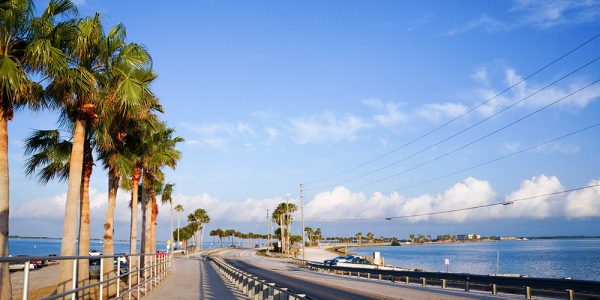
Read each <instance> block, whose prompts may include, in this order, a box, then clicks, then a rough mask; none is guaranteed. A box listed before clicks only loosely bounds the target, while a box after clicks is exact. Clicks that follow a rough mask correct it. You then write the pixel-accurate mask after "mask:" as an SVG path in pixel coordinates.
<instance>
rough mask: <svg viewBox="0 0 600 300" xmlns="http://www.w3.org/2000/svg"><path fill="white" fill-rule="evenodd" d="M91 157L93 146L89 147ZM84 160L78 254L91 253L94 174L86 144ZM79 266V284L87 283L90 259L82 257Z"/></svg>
mask: <svg viewBox="0 0 600 300" xmlns="http://www.w3.org/2000/svg"><path fill="white" fill-rule="evenodd" d="M86 144H87V143H86ZM89 150H90V151H89V152H90V153H89V155H90V157H91V148H90V149H89ZM85 152H86V153H85V156H84V162H83V165H84V166H83V176H82V179H81V200H80V203H79V204H80V206H81V208H80V210H79V239H78V242H77V246H78V255H83V256H86V255H89V252H90V177H91V176H92V166H93V164H94V162H93V160H92V158H89V159H88V149H87V145H86V149H85ZM77 264H78V267H77V281H78V283H77V284H78V285H80V286H81V285H85V284H87V281H88V279H89V276H90V275H89V272H90V271H89V260H87V259H80V260H79V261H78V262H77Z"/></svg>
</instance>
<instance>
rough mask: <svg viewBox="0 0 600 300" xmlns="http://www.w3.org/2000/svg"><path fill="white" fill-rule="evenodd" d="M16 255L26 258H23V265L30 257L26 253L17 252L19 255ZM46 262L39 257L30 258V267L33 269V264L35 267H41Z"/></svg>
mask: <svg viewBox="0 0 600 300" xmlns="http://www.w3.org/2000/svg"><path fill="white" fill-rule="evenodd" d="M15 257H19V258H25V259H24V260H23V265H25V263H24V262H25V261H26V260H27V259H26V258H27V257H30V256H29V255H25V254H17V256H15ZM45 264H46V262H45V261H43V260H39V259H34V260H30V261H29V269H32V267H31V266H33V268H41V267H42V266H44V265H45Z"/></svg>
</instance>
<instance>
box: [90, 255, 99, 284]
mask: <svg viewBox="0 0 600 300" xmlns="http://www.w3.org/2000/svg"><path fill="white" fill-rule="evenodd" d="M90 252H91V251H90ZM89 269H90V278H92V279H94V278H100V259H99V258H91V259H90V267H89Z"/></svg>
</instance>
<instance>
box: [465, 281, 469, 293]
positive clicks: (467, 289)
mask: <svg viewBox="0 0 600 300" xmlns="http://www.w3.org/2000/svg"><path fill="white" fill-rule="evenodd" d="M468 291H469V281H465V292H468Z"/></svg>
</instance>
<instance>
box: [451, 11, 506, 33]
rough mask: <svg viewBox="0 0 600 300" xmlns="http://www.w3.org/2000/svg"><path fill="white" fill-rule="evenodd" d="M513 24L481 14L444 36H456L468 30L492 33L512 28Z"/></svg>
mask: <svg viewBox="0 0 600 300" xmlns="http://www.w3.org/2000/svg"><path fill="white" fill-rule="evenodd" d="M510 28H511V26H509V25H508V24H506V23H505V22H503V21H501V20H498V19H496V18H493V17H490V16H488V15H481V16H479V18H477V19H475V20H472V21H470V22H469V23H467V24H465V25H463V26H460V27H457V28H453V29H451V30H449V31H447V32H445V33H443V34H442V36H454V35H457V34H461V33H464V32H468V31H473V30H481V31H484V32H488V33H492V32H498V31H504V30H508V29H510Z"/></svg>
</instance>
